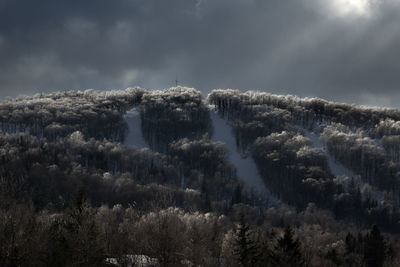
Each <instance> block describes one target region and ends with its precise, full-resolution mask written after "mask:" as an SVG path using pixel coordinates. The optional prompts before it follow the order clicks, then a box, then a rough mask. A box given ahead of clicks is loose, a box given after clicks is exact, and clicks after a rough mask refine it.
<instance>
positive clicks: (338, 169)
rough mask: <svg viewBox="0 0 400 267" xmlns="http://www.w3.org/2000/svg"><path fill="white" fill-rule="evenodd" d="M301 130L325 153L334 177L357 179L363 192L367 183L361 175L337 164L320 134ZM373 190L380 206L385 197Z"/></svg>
mask: <svg viewBox="0 0 400 267" xmlns="http://www.w3.org/2000/svg"><path fill="white" fill-rule="evenodd" d="M301 130H302V131H303V132H304V136H305V137H307V138H309V139H310V140H311V142H312V143H313V147H315V148H318V149H321V150H322V151H323V152H324V154H325V156H326V159H327V161H328V166H329V169H330V170H331V172H332V174H333V175H335V176H336V177H343V176H347V177H348V178H355V180H356V181H357V183H358V186H359V188H360V190H361V191H363V189H364V186H365V183H364V182H363V181H362V179H361V177H360V175H357V174H355V173H354V172H353V171H352V170H350V169H349V168H347V167H345V166H343V164H341V163H339V162H337V161H336V160H335V159H334V157H333V156H332V155H331V154H330V153H329V152H328V151H327V150H326V148H325V146H324V145H323V143H322V142H321V141H320V139H319V137H320V135H319V134H316V133H314V132H312V131H310V130H307V129H306V128H304V127H301ZM370 186H371V185H370ZM371 188H372V192H371V197H372V199H373V200H376V201H377V202H378V205H379V204H380V203H381V202H382V201H383V200H384V197H383V195H382V194H381V193H380V192H379V191H378V190H376V188H374V187H373V186H371Z"/></svg>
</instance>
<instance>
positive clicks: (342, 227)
mask: <svg viewBox="0 0 400 267" xmlns="http://www.w3.org/2000/svg"><path fill="white" fill-rule="evenodd" d="M133 109H134V110H136V111H138V112H139V114H140V117H139V118H140V124H139V126H140V130H141V134H142V136H143V139H144V140H145V142H146V144H147V147H145V148H138V147H135V146H128V145H125V141H126V138H127V136H128V133H129V131H130V130H132V129H130V127H131V126H130V125H129V123H128V122H127V121H126V120H125V119H124V118H125V117H124V116H125V115H126V114H127V112H129V111H130V110H133ZM211 112H216V113H217V114H218V116H220V117H221V118H223V119H224V120H225V121H226V122H227V123H228V124H229V126H230V128H231V131H232V132H231V133H227V134H233V135H234V138H235V141H236V144H235V147H234V148H232V147H229V146H227V144H225V143H223V142H216V141H212V136H213V133H214V131H215V128H216V127H219V125H217V124H215V122H214V121H213V119H212V116H211V115H210V114H211ZM135 127H137V126H135ZM0 130H1V131H0V162H1V164H0V218H1V220H0V266H398V265H399V264H400V255H399V252H400V243H399V241H398V234H399V233H400V225H399V224H400V187H399V185H400V184H399V177H400V111H398V110H396V109H383V108H370V107H361V106H356V105H348V104H340V103H333V102H329V101H326V100H322V99H307V98H306V99H301V98H297V97H294V96H278V95H272V94H268V93H259V92H245V93H241V92H239V91H236V90H214V91H212V92H211V93H210V94H209V95H208V96H207V97H206V98H203V96H202V94H201V92H199V91H197V90H195V89H192V88H185V87H175V88H170V89H167V90H160V91H149V90H144V89H141V88H128V89H126V90H121V91H109V92H97V91H94V90H86V91H84V92H81V91H77V92H74V91H68V92H58V93H52V94H38V95H35V96H33V97H21V98H16V99H7V100H3V101H2V102H0ZM232 150H237V151H239V152H240V153H241V155H242V157H243V158H248V159H251V160H254V162H255V166H256V168H257V172H258V173H259V175H260V177H261V179H262V182H263V183H264V184H265V187H266V188H267V189H268V191H262V190H257V188H253V187H251V186H250V185H249V184H248V182H247V178H246V177H243V175H242V176H239V175H238V172H237V169H238V168H239V166H238V165H237V163H236V162H234V161H232V160H231V159H230V157H229V155H230V153H232ZM271 199H276V201H274V202H271V201H270V200H271Z"/></svg>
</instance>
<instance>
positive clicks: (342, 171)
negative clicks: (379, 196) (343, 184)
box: [301, 128, 356, 178]
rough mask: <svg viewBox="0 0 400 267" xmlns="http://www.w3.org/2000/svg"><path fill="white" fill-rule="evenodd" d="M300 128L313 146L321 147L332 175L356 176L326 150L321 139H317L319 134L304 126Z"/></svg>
mask: <svg viewBox="0 0 400 267" xmlns="http://www.w3.org/2000/svg"><path fill="white" fill-rule="evenodd" d="M301 130H302V131H303V132H304V136H305V137H307V138H309V139H310V140H311V142H312V143H313V147H315V148H318V149H321V150H322V151H323V152H324V153H325V156H326V159H327V161H328V166H329V169H330V170H331V172H332V174H333V175H335V176H336V177H341V176H347V177H349V178H352V177H356V174H355V173H354V172H353V171H352V170H350V169H348V168H346V167H345V166H343V165H342V164H340V163H339V162H337V161H336V160H335V159H334V157H333V156H332V155H331V154H330V153H329V152H328V151H326V149H325V146H324V144H323V143H322V142H321V140H319V137H320V135H319V134H316V133H314V132H312V131H310V130H307V129H306V128H301Z"/></svg>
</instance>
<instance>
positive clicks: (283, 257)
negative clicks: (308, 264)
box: [272, 225, 305, 267]
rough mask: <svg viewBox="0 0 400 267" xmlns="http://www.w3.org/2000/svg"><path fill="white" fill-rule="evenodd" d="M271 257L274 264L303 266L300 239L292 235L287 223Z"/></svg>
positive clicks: (285, 266) (288, 266) (283, 266)
mask: <svg viewBox="0 0 400 267" xmlns="http://www.w3.org/2000/svg"><path fill="white" fill-rule="evenodd" d="M272 259H273V261H274V265H275V266H280V267H294V266H305V260H304V257H303V255H302V253H301V244H300V241H299V240H298V239H297V238H295V237H294V232H293V229H292V227H290V226H289V225H288V226H287V227H286V228H285V232H284V235H283V237H281V238H279V239H278V242H277V245H276V246H275V251H274V252H273V255H272Z"/></svg>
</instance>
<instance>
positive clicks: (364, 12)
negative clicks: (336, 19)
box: [332, 0, 372, 16]
mask: <svg viewBox="0 0 400 267" xmlns="http://www.w3.org/2000/svg"><path fill="white" fill-rule="evenodd" d="M332 8H333V9H334V11H336V12H337V14H338V15H341V16H369V15H370V14H371V9H372V1H370V0H333V1H332Z"/></svg>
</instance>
